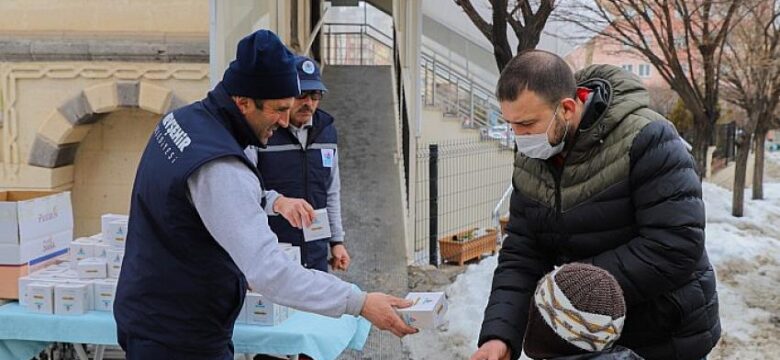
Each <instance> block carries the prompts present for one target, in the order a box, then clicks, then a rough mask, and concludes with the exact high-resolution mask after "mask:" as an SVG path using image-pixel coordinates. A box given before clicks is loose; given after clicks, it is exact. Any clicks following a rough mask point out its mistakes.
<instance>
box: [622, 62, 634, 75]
mask: <svg viewBox="0 0 780 360" xmlns="http://www.w3.org/2000/svg"><path fill="white" fill-rule="evenodd" d="M622 67H623V70H625V71H628V72H630V73H632V72H634V65H631V64H623V66H622Z"/></svg>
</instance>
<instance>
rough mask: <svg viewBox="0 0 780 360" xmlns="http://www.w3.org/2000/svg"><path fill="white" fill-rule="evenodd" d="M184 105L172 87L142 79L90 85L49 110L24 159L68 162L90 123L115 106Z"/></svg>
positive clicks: (158, 109)
mask: <svg viewBox="0 0 780 360" xmlns="http://www.w3.org/2000/svg"><path fill="white" fill-rule="evenodd" d="M184 105H186V102H185V101H184V100H182V99H181V98H180V97H178V96H176V94H175V93H174V92H173V90H171V89H169V88H166V87H162V86H158V85H155V84H152V83H149V82H146V81H125V80H113V81H109V82H104V83H100V84H96V85H93V86H90V87H88V88H85V89H84V90H82V91H80V92H79V93H78V94H77V95H76V96H74V97H72V98H70V99H68V100H67V101H65V102H63V103H62V104H60V106H58V107H57V108H55V109H54V110H52V112H51V113H50V114H49V116H48V117H47V119H46V120H45V121H44V122H43V123H42V124H41V126H40V128H38V132H37V133H36V135H35V140H34V142H33V145H32V149H31V150H30V157H29V159H28V161H27V163H28V164H29V165H31V166H37V167H41V168H47V169H55V168H59V167H64V166H68V165H72V164H73V162H74V161H75V159H76V150H78V146H79V143H81V141H82V140H84V138H85V137H86V136H87V134H89V130H90V129H91V127H92V125H93V124H95V123H96V122H98V121H100V119H101V118H102V116H103V115H105V114H108V113H110V112H112V111H115V110H117V109H119V108H122V107H125V108H127V107H137V108H141V109H143V110H146V111H149V112H152V113H155V114H160V115H162V114H165V113H168V112H169V111H171V110H173V109H176V108H179V107H181V106H184ZM71 176H72V173H71ZM71 181H72V179H71Z"/></svg>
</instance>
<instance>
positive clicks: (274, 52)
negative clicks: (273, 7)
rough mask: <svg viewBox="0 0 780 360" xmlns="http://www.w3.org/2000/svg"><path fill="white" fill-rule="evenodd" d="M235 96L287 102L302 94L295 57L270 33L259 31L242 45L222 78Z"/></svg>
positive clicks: (228, 89)
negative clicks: (286, 99)
mask: <svg viewBox="0 0 780 360" xmlns="http://www.w3.org/2000/svg"><path fill="white" fill-rule="evenodd" d="M222 85H223V86H224V87H225V90H226V91H227V93H228V94H230V95H232V96H246V97H249V98H252V99H283V98H288V97H294V96H298V95H300V93H301V85H300V80H299V79H298V71H297V70H296V66H295V55H293V53H292V52H290V50H287V47H285V46H284V44H282V41H281V40H279V37H277V36H276V34H274V33H273V32H271V31H269V30H258V31H256V32H254V33H253V34H251V35H249V36H247V37H245V38H243V39H241V41H239V42H238V50H237V51H236V59H235V60H233V62H231V63H230V66H229V67H228V68H227V70H225V74H224V75H223V76H222Z"/></svg>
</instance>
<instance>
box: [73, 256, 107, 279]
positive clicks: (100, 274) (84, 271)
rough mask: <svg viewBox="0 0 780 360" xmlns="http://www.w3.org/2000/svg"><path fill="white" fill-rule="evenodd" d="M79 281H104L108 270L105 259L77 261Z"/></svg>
mask: <svg viewBox="0 0 780 360" xmlns="http://www.w3.org/2000/svg"><path fill="white" fill-rule="evenodd" d="M78 272H79V275H78V277H79V279H105V278H106V277H108V268H107V264H106V260H105V259H99V258H89V259H84V260H81V261H79V265H78Z"/></svg>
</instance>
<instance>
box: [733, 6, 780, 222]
mask: <svg viewBox="0 0 780 360" xmlns="http://www.w3.org/2000/svg"><path fill="white" fill-rule="evenodd" d="M748 3H749V4H748V5H749V6H747V12H746V15H745V19H744V21H742V22H740V24H739V25H738V26H737V27H735V28H734V31H732V33H731V34H730V35H729V37H728V40H727V42H726V51H725V54H724V55H725V56H724V62H723V64H724V67H723V97H724V99H725V100H726V101H728V102H730V103H732V104H734V105H736V106H738V107H740V108H741V109H742V110H744V112H745V114H746V117H747V118H746V120H745V121H744V122H743V123H742V126H741V130H742V131H740V132H739V133H740V134H741V136H738V137H737V139H736V143H737V159H736V172H735V175H734V192H733V203H732V210H731V212H732V215H734V216H742V215H743V214H744V202H745V178H746V175H747V174H746V173H747V162H748V156H749V154H750V149H751V145H753V144H754V143H753V142H752V141H751V136H753V135H755V136H756V142H755V150H756V160H757V161H758V160H759V155H758V154H761V157H760V160H761V162H762V163H761V167H762V168H763V152H764V144H763V139H765V138H766V131H768V130H769V129H768V127H767V125H769V124H770V123H771V122H772V120H773V119H774V114H775V109H776V108H777V106H778V104H779V103H780V23H778V19H779V18H780V8H779V7H778V6H780V0H749V1H748ZM759 139H761V140H759ZM759 146H760V147H759ZM756 165H759V164H758V163H756ZM758 171H759V172H760V174H759V176H758V177H754V182H755V181H758V182H763V179H762V178H763V169H761V170H758ZM754 185H755V184H754ZM759 185H760V184H759ZM759 188H761V186H759ZM755 189H756V188H755V186H754V191H755ZM761 191H762V189H760V190H759V193H758V194H757V193H755V192H754V194H753V197H754V198H756V195H759V194H760V192H761Z"/></svg>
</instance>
